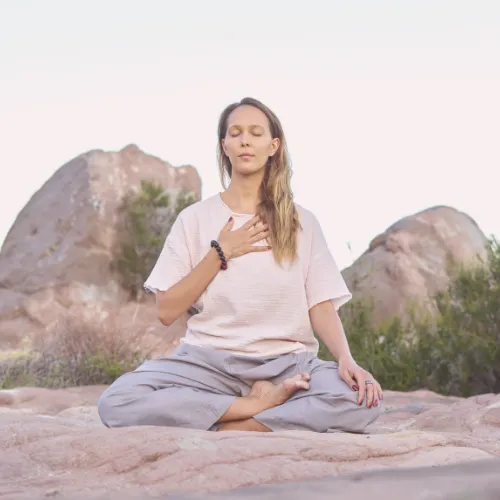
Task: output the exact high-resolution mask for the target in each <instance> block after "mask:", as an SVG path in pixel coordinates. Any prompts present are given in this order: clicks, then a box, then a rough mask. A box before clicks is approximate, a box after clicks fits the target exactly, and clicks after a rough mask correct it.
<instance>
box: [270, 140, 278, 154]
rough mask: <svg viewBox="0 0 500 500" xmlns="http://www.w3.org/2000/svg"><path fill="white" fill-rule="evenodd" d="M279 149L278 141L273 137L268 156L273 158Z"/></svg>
mask: <svg viewBox="0 0 500 500" xmlns="http://www.w3.org/2000/svg"><path fill="white" fill-rule="evenodd" d="M279 147H280V140H279V139H278V138H277V137H275V138H274V139H273V140H272V142H271V152H270V153H269V156H274V153H276V151H278V149H279Z"/></svg>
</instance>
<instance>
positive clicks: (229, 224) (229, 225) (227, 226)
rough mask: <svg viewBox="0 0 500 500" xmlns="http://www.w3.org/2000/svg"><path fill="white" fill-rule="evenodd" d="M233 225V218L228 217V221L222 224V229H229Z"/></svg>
mask: <svg viewBox="0 0 500 500" xmlns="http://www.w3.org/2000/svg"><path fill="white" fill-rule="evenodd" d="M233 226H234V219H233V218H232V217H229V219H228V221H227V222H226V223H225V224H224V227H223V228H222V231H231V229H232V228H233Z"/></svg>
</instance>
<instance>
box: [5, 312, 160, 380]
mask: <svg viewBox="0 0 500 500" xmlns="http://www.w3.org/2000/svg"><path fill="white" fill-rule="evenodd" d="M158 344H159V342H158ZM157 347H158V346H156V345H151V346H149V347H148V348H147V349H146V348H145V347H144V332H143V331H141V330H126V329H124V328H123V325H120V324H118V322H117V321H116V320H115V319H114V318H113V316H108V317H107V318H104V319H98V318H94V319H91V318H89V317H85V316H78V317H75V316H68V317H66V318H64V319H62V320H61V321H60V322H59V323H58V324H57V325H56V326H55V327H54V329H53V330H52V333H51V335H50V336H49V337H39V338H38V339H37V340H36V341H35V343H34V347H33V349H32V350H31V351H30V352H28V353H26V354H24V355H22V356H17V357H15V358H11V359H4V360H2V361H1V362H0V387H1V388H4V389H7V388H12V387H19V386H26V385H29V386H35V387H49V388H62V387H72V386H78V385H94V384H110V383H111V382H113V381H114V380H115V379H116V378H118V377H119V376H120V375H122V374H123V373H125V372H128V371H130V370H133V369H135V368H136V367H137V366H138V365H139V364H140V363H141V362H142V361H143V360H145V359H147V358H148V357H150V354H151V352H153V351H154V350H155V349H156V348H157Z"/></svg>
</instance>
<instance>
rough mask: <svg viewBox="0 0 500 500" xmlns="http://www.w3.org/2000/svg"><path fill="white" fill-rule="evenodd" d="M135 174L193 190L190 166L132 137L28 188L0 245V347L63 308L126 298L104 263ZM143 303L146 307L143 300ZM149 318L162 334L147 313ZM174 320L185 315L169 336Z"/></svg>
mask: <svg viewBox="0 0 500 500" xmlns="http://www.w3.org/2000/svg"><path fill="white" fill-rule="evenodd" d="M143 179H147V180H154V181H156V182H159V183H160V184H162V185H163V186H164V187H165V188H166V189H167V191H171V192H173V193H174V194H175V193H176V192H179V191H180V190H184V191H187V192H190V193H192V194H193V195H194V196H195V197H196V198H197V199H200V197H201V180H200V177H199V175H198V173H197V171H196V169H195V168H194V167H192V166H184V167H178V168H175V167H173V166H171V165H169V164H168V163H166V162H164V161H162V160H160V159H159V158H156V157H154V156H151V155H148V154H146V153H144V152H142V151H141V150H140V149H139V148H138V147H137V146H134V145H130V146H127V147H125V148H124V149H122V150H121V151H119V152H104V151H100V150H98V151H91V152H88V153H85V154H82V155H80V156H78V157H77V158H75V159H73V160H71V161H70V162H68V163H67V164H65V165H63V166H62V167H61V168H59V169H58V170H57V171H56V172H55V173H54V175H53V176H52V177H51V178H50V179H49V180H48V181H47V182H46V183H45V184H44V185H43V186H42V187H41V188H40V189H39V190H38V191H37V192H36V193H35V194H34V195H33V197H32V198H31V200H30V201H29V202H28V203H27V204H26V206H25V207H24V208H23V210H22V211H21V212H20V213H19V215H18V217H17V219H16V221H15V222H14V224H13V226H12V228H11V230H10V232H9V233H8V235H7V237H6V239H5V242H4V244H3V247H2V250H1V253H0V347H6V346H10V347H16V346H19V343H20V342H21V339H22V338H23V337H25V336H28V337H29V336H31V335H32V334H34V333H36V332H39V331H40V330H42V329H43V328H44V327H47V326H48V325H50V324H52V323H53V322H54V321H55V320H56V319H57V318H58V317H59V316H60V315H61V314H65V313H66V312H68V311H72V310H76V311H78V312H79V311H80V310H81V309H82V308H85V307H89V308H94V309H96V310H99V309H106V308H108V307H112V308H114V309H116V308H117V307H121V306H122V305H123V304H125V303H126V301H127V299H128V296H127V293H126V291H125V290H123V288H122V287H121V285H120V282H119V279H118V276H117V274H116V272H115V271H113V269H112V268H111V266H110V263H111V260H112V257H113V251H114V246H115V242H116V236H117V226H118V224H117V222H118V216H119V215H118V213H119V210H118V208H119V205H120V203H121V201H122V199H123V196H124V195H125V194H126V193H127V192H128V191H129V190H131V189H132V190H135V189H138V188H139V186H140V182H141V180H143ZM150 300H152V298H151V299H150ZM141 307H142V306H141ZM144 307H148V308H149V310H151V304H150V303H148V304H145V306H144ZM129 309H134V310H135V309H136V308H135V307H134V308H129ZM135 316H136V317H142V316H143V315H141V314H139V315H137V314H136V315H135ZM148 318H149V316H148ZM129 320H130V318H128V321H129ZM149 321H150V322H151V325H152V326H153V327H154V328H160V329H161V330H162V334H165V332H164V330H165V328H164V327H163V326H161V325H159V323H158V322H157V321H156V320H155V317H154V316H153V317H150V318H149ZM182 323H183V324H184V325H185V318H183V319H181V320H180V322H179V323H178V324H177V325H175V326H173V329H172V330H170V332H171V333H172V332H174V333H173V336H174V337H175V336H178V335H179V331H182V328H183V326H182Z"/></svg>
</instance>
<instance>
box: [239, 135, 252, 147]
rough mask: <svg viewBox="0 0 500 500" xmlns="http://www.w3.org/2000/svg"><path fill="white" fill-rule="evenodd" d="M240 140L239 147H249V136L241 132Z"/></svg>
mask: <svg viewBox="0 0 500 500" xmlns="http://www.w3.org/2000/svg"><path fill="white" fill-rule="evenodd" d="M240 140H241V145H242V146H249V145H250V136H249V134H248V132H243V133H242V134H241V136H240Z"/></svg>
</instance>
